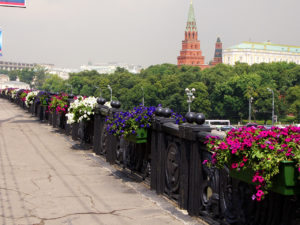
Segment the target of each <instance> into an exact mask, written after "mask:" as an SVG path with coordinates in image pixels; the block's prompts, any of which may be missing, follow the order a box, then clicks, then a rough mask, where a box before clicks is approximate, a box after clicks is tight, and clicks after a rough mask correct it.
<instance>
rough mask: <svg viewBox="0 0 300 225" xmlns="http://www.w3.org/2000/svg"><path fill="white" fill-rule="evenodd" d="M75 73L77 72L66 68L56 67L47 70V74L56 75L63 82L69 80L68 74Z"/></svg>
mask: <svg viewBox="0 0 300 225" xmlns="http://www.w3.org/2000/svg"><path fill="white" fill-rule="evenodd" d="M75 72H78V70H72V69H67V68H56V67H53V68H49V69H47V73H49V74H52V75H54V74H56V75H58V76H59V77H60V78H62V79H64V80H67V79H69V76H70V75H69V74H70V73H75Z"/></svg>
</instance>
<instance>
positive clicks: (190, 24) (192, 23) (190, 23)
mask: <svg viewBox="0 0 300 225" xmlns="http://www.w3.org/2000/svg"><path fill="white" fill-rule="evenodd" d="M185 31H197V26H196V19H195V12H194V6H193V0H191V2H190V9H189V15H188V20H187V23H186V29H185Z"/></svg>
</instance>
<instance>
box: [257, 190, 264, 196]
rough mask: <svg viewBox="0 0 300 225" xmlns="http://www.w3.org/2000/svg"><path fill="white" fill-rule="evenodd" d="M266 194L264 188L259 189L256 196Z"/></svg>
mask: <svg viewBox="0 0 300 225" xmlns="http://www.w3.org/2000/svg"><path fill="white" fill-rule="evenodd" d="M263 195H264V192H263V191H262V190H258V191H257V192H256V196H257V197H261V196H263Z"/></svg>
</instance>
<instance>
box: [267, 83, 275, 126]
mask: <svg viewBox="0 0 300 225" xmlns="http://www.w3.org/2000/svg"><path fill="white" fill-rule="evenodd" d="M267 90H268V91H270V92H272V126H274V91H273V90H272V89H271V88H267Z"/></svg>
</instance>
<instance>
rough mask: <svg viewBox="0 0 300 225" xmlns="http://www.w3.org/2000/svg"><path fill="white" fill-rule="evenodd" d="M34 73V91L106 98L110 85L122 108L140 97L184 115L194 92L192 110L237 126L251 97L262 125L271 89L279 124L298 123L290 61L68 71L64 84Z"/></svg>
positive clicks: (296, 71) (299, 98) (299, 105)
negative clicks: (135, 71) (107, 71)
mask: <svg viewBox="0 0 300 225" xmlns="http://www.w3.org/2000/svg"><path fill="white" fill-rule="evenodd" d="M33 72H34V71H33ZM35 72H37V71H35ZM38 72H39V74H38V75H35V76H33V79H34V81H35V87H36V88H39V89H43V90H46V91H50V92H61V91H63V92H68V93H71V92H72V93H73V94H75V95H85V96H90V95H93V96H100V95H102V96H103V97H104V98H106V99H108V100H109V99H110V91H109V89H108V88H107V86H108V85H110V86H111V88H112V92H113V93H112V94H113V98H114V99H117V100H119V101H120V102H121V103H122V108H123V109H125V110H127V109H131V108H132V107H134V106H136V105H139V104H140V103H141V102H142V97H143V94H144V99H145V105H147V106H156V105H158V104H161V105H162V106H163V107H169V108H171V109H173V110H174V111H176V112H179V113H183V114H184V113H185V112H186V111H187V108H188V106H187V96H186V94H185V88H190V89H191V88H195V89H196V92H195V93H194V95H195V100H194V101H193V103H192V105H191V110H192V111H194V112H203V113H204V114H205V115H206V118H210V119H230V120H232V121H235V122H237V121H241V120H243V119H247V118H248V114H249V99H250V98H251V99H252V101H251V106H252V107H251V108H252V110H251V114H252V119H253V120H263V121H265V122H266V121H267V120H270V119H271V113H272V93H271V92H270V90H273V92H274V99H275V115H277V117H278V120H279V121H283V122H287V123H290V122H300V65H297V64H294V63H286V62H276V63H261V64H253V65H251V66H250V65H248V64H246V63H237V64H236V65H235V66H229V65H225V64H218V65H217V66H215V67H212V68H208V69H204V70H200V69H199V68H197V67H191V66H182V67H180V68H178V67H177V66H176V65H173V64H162V65H154V66H150V67H148V68H147V69H144V70H142V71H141V72H140V73H139V74H132V73H129V72H128V71H127V70H125V69H123V68H117V70H116V71H115V72H114V73H113V74H99V73H98V72H96V71H82V72H79V73H71V74H70V77H69V79H68V80H63V79H61V78H59V77H58V76H57V75H49V74H47V73H46V71H44V76H43V75H41V74H42V73H43V72H41V70H38ZM10 73H13V71H12V72H9V73H8V74H9V75H10ZM14 73H16V72H14ZM18 73H20V74H19V75H17V76H18V77H19V78H20V80H21V81H25V82H27V83H28V79H30V76H27V75H28V74H27V72H26V73H25V72H24V71H18ZM26 74H27V75H26ZM10 76H11V75H10ZM26 79H27V80H26ZM31 82H32V81H31ZM29 83H30V82H29Z"/></svg>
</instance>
